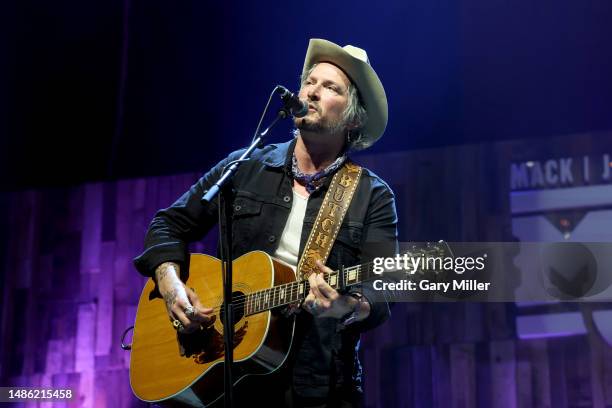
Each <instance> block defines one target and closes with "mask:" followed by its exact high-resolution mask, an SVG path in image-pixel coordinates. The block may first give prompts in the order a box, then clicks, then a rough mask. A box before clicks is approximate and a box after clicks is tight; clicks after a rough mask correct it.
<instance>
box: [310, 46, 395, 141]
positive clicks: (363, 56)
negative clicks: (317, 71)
mask: <svg viewBox="0 0 612 408" xmlns="http://www.w3.org/2000/svg"><path fill="white" fill-rule="evenodd" d="M319 62H329V63H331V64H334V65H336V66H337V67H338V68H340V69H342V71H344V73H345V74H346V75H347V76H348V77H349V78H350V79H351V81H352V82H353V84H354V85H355V86H356V87H357V89H358V90H359V94H360V95H361V100H362V102H363V104H364V106H365V109H366V111H367V112H368V120H367V122H366V124H365V126H364V129H363V132H364V134H365V140H364V148H366V147H370V146H372V145H373V144H374V143H375V142H376V141H377V140H378V139H380V137H381V136H382V135H383V133H384V132H385V128H386V127H387V120H388V116H389V108H388V106H387V95H386V94H385V88H383V85H382V83H381V82H380V79H379V78H378V75H376V72H374V69H372V67H371V66H370V61H369V60H368V54H367V53H366V52H365V50H363V49H361V48H357V47H353V46H352V45H347V46H344V47H340V46H339V45H337V44H334V43H333V42H331V41H327V40H321V39H318V38H312V39H311V40H310V42H309V44H308V50H307V51H306V59H305V60H304V69H303V70H302V74H305V73H306V72H308V70H310V68H312V66H313V65H314V64H316V63H319Z"/></svg>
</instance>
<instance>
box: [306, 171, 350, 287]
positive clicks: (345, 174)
mask: <svg viewBox="0 0 612 408" xmlns="http://www.w3.org/2000/svg"><path fill="white" fill-rule="evenodd" d="M361 171H362V168H361V166H358V165H356V164H354V163H351V162H348V161H347V162H346V163H345V164H344V166H342V168H340V170H338V172H337V173H336V174H335V175H334V177H333V178H332V181H331V184H330V186H329V189H328V190H327V193H326V194H325V198H324V199H323V204H322V205H321V208H320V209H319V213H318V214H317V219H316V221H315V223H314V225H313V226H312V231H310V236H309V237H308V241H307V242H306V246H305V247H304V252H303V253H302V258H301V259H300V262H299V263H298V269H297V270H298V276H299V278H300V280H301V279H307V278H308V277H309V276H310V274H311V273H313V272H315V271H317V270H318V268H317V264H316V261H317V260H318V259H320V260H321V261H322V262H323V264H325V261H327V257H328V256H329V253H330V252H331V248H332V246H333V244H334V241H336V237H337V236H338V231H340V226H341V225H342V220H344V216H345V215H346V211H347V210H348V208H349V205H350V204H351V200H352V199H353V194H354V193H355V190H356V189H357V185H358V184H359V178H360V177H361Z"/></svg>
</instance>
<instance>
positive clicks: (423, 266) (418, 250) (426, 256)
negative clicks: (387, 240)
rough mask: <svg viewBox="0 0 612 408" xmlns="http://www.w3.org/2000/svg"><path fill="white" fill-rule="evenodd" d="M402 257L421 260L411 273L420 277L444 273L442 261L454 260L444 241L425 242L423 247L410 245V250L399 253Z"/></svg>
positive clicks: (449, 248)
mask: <svg viewBox="0 0 612 408" xmlns="http://www.w3.org/2000/svg"><path fill="white" fill-rule="evenodd" d="M404 255H406V256H407V257H409V258H413V259H420V260H421V261H420V262H419V266H418V267H416V268H415V270H414V271H411V274H414V273H418V274H421V275H424V274H425V273H431V272H433V273H435V274H438V273H441V272H444V268H443V267H442V265H443V262H444V260H446V259H449V258H450V259H452V258H454V254H453V251H452V249H451V247H450V246H449V245H448V243H447V242H446V241H444V240H440V241H438V242H426V243H425V245H416V244H415V245H412V246H411V247H410V249H408V250H405V251H403V252H400V256H402V257H403V256H404ZM428 260H429V262H428ZM431 260H434V261H431Z"/></svg>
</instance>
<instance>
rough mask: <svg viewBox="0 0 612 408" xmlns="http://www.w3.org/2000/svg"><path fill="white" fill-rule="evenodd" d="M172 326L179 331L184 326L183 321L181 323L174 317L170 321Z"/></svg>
mask: <svg viewBox="0 0 612 408" xmlns="http://www.w3.org/2000/svg"><path fill="white" fill-rule="evenodd" d="M172 327H174V329H175V330H178V331H181V330H183V329H184V328H185V326H183V323H181V321H180V320H179V319H174V320H173V321H172Z"/></svg>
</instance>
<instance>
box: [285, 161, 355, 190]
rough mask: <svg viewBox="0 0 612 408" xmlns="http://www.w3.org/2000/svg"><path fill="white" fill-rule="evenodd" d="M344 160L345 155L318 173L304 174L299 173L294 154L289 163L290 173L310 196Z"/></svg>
mask: <svg viewBox="0 0 612 408" xmlns="http://www.w3.org/2000/svg"><path fill="white" fill-rule="evenodd" d="M346 158H347V156H346V154H343V155H342V156H340V157H338V158H337V159H336V160H335V161H334V162H333V163H332V164H330V165H329V166H327V167H326V168H325V169H323V170H321V171H318V172H316V173H314V174H304V173H302V172H301V171H300V169H299V167H298V162H297V158H296V157H295V154H293V158H292V163H291V173H292V175H293V178H294V179H295V180H297V181H298V183H300V184H302V185H303V186H304V187H306V191H308V193H309V194H312V193H313V192H315V191H317V190H318V189H319V187H321V186H322V185H323V184H324V183H325V179H326V178H327V176H329V175H330V174H331V173H333V172H335V171H336V170H337V169H339V168H340V166H342V165H343V164H344V162H345V161H346Z"/></svg>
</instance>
